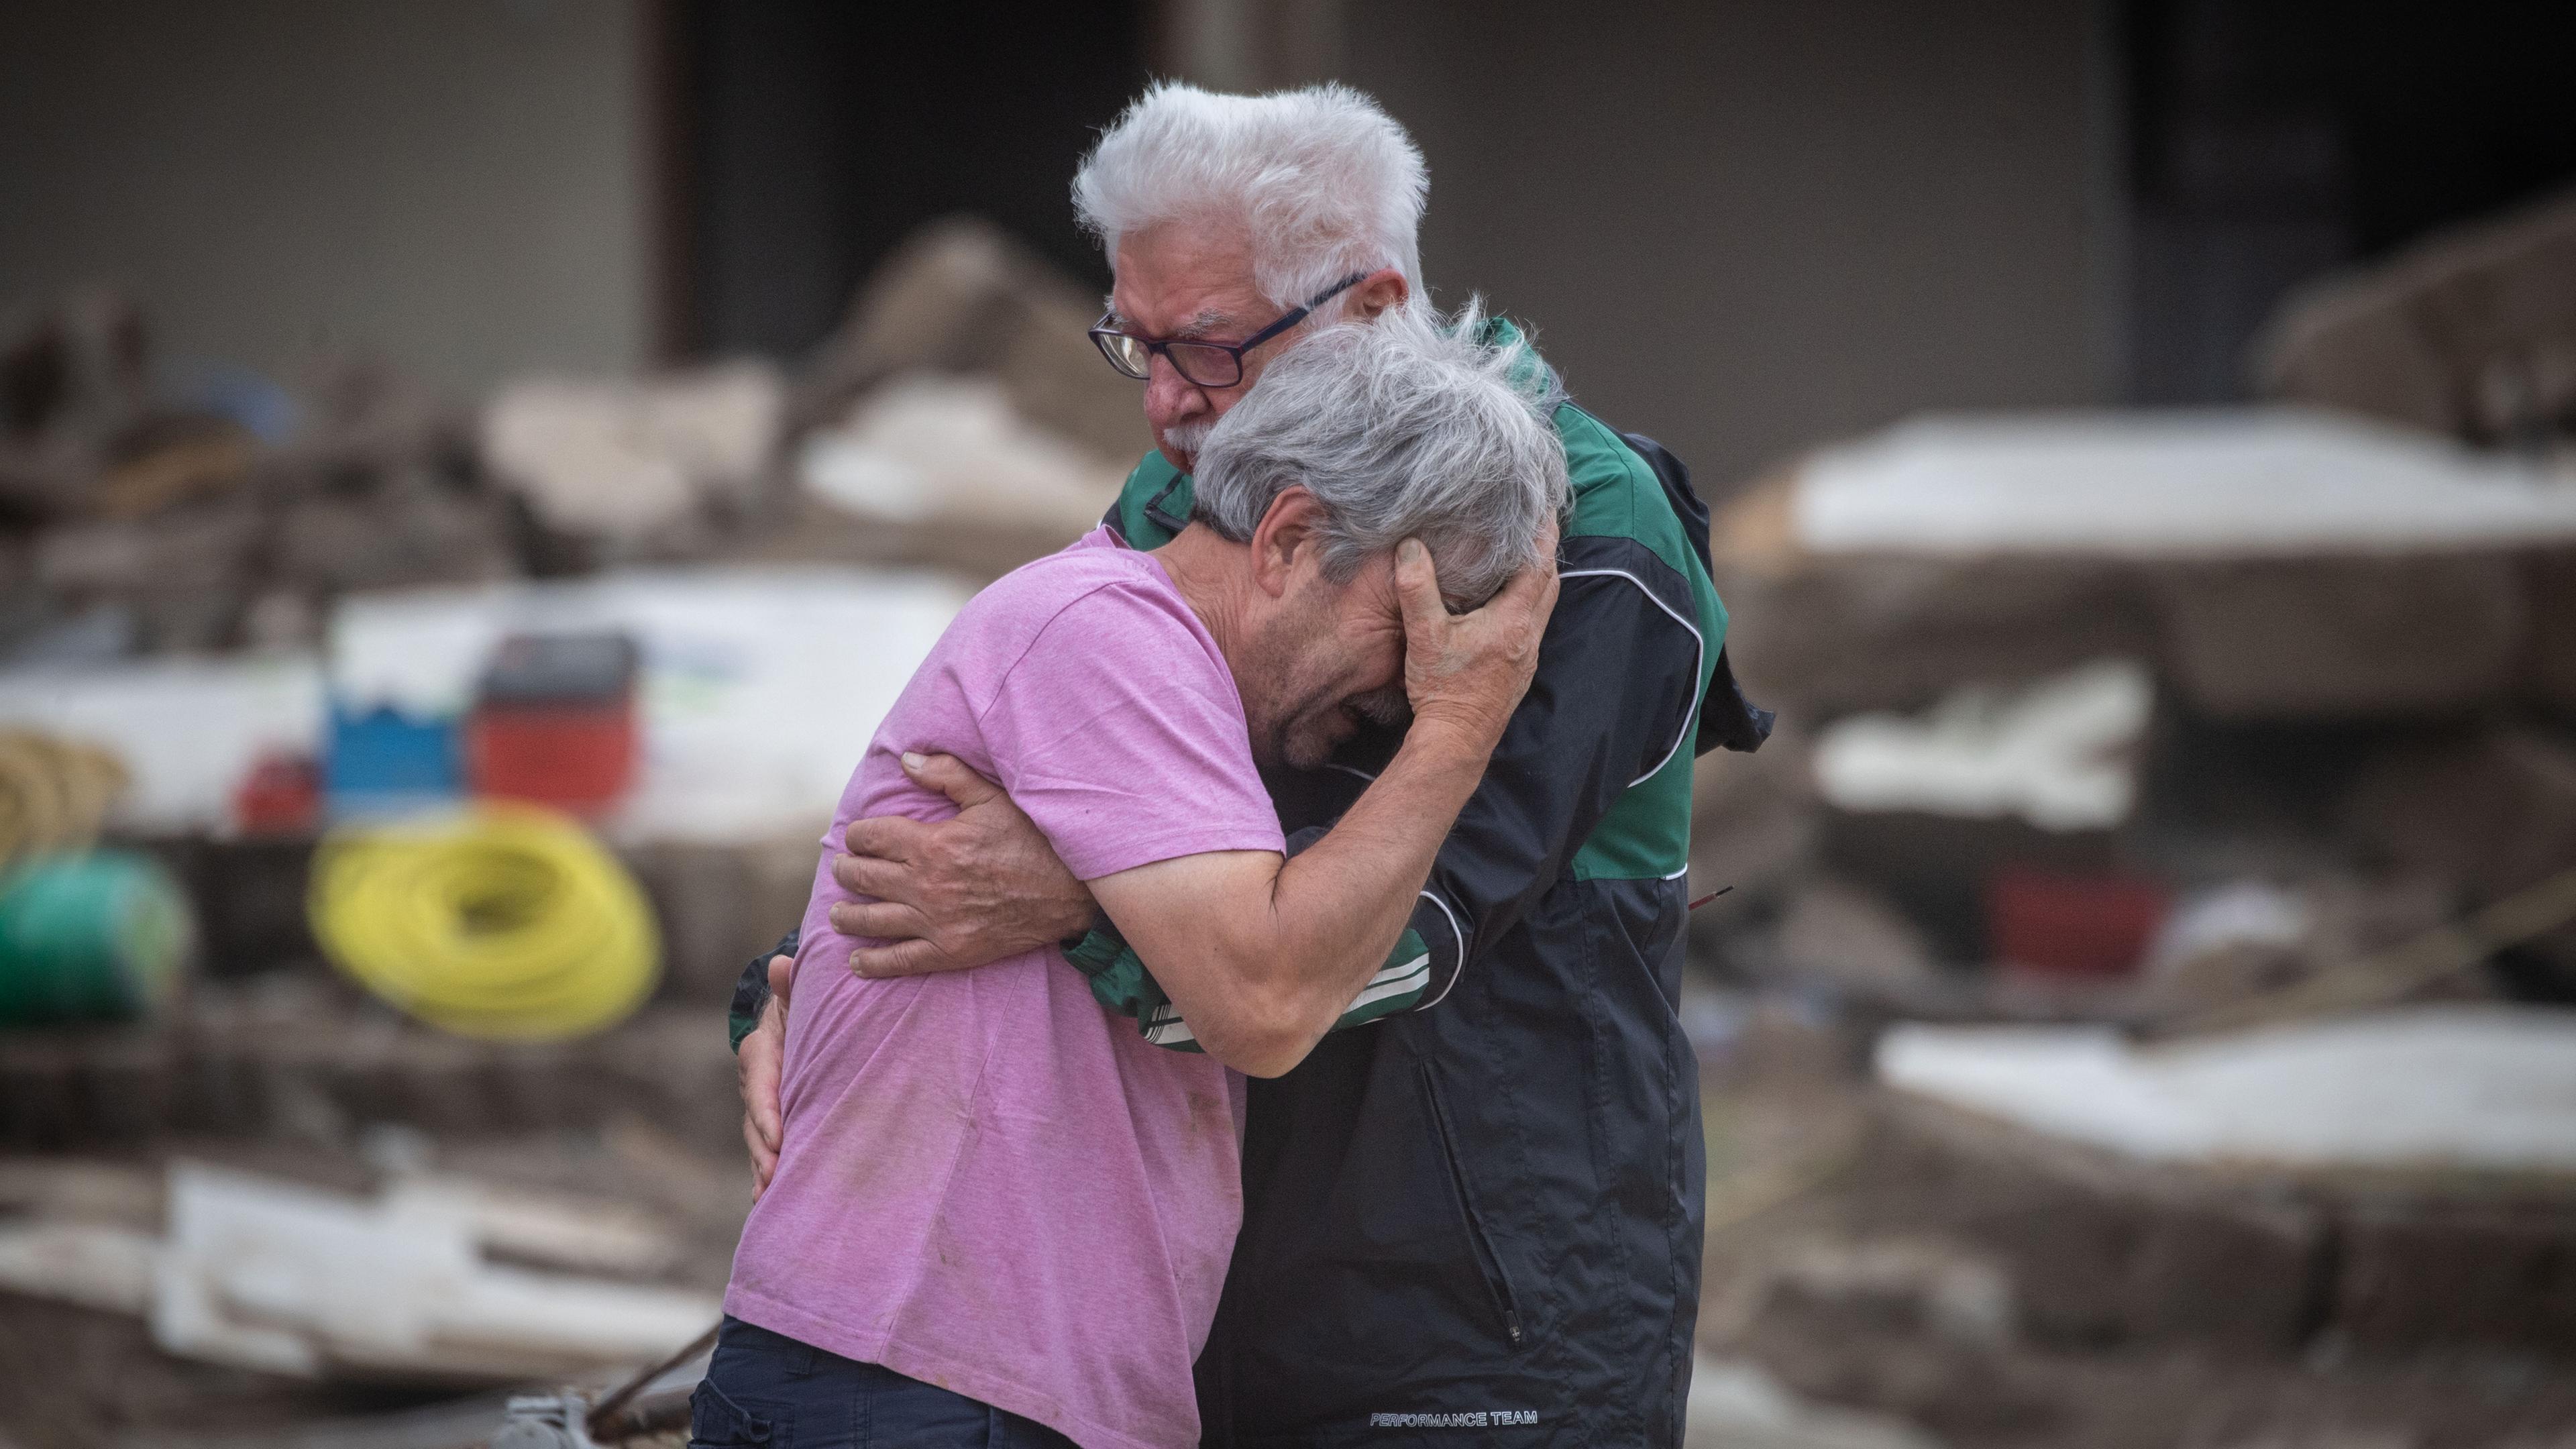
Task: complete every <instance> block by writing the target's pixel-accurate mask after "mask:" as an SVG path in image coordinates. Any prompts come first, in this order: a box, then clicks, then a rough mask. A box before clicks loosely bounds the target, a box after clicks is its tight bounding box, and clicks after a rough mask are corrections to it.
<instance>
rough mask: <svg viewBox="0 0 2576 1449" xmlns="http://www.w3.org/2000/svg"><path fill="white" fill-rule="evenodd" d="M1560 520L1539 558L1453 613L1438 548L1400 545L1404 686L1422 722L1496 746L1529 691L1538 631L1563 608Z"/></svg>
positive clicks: (1549, 530)
mask: <svg viewBox="0 0 2576 1449" xmlns="http://www.w3.org/2000/svg"><path fill="white" fill-rule="evenodd" d="M1556 584H1557V580H1556V523H1555V521H1554V520H1553V519H1551V520H1549V522H1548V524H1547V526H1546V530H1545V531H1544V532H1543V533H1542V534H1541V535H1540V536H1539V561H1538V562H1536V563H1534V564H1531V565H1529V566H1528V567H1526V568H1524V569H1522V570H1521V571H1520V572H1519V573H1517V574H1514V575H1513V576H1512V580H1511V582H1510V583H1507V584H1505V585H1503V588H1502V592H1500V593H1498V594H1496V595H1494V597H1493V598H1491V599H1489V600H1487V601H1486V602H1485V603H1484V605H1483V606H1482V607H1479V608H1475V609H1470V610H1468V611H1467V612H1466V613H1463V614H1452V613H1450V612H1449V611H1448V609H1447V607H1446V606H1445V605H1443V604H1442V603H1441V601H1440V579H1439V575H1438V573H1437V571H1436V570H1435V569H1434V568H1433V567H1432V563H1431V550H1429V549H1427V548H1425V547H1423V546H1422V544H1421V542H1420V541H1419V540H1416V539H1410V538H1408V539H1406V540H1405V541H1404V542H1403V543H1402V544H1400V545H1398V546H1397V548H1396V551H1395V592H1396V597H1397V599H1398V600H1400V601H1401V602H1402V604H1403V607H1404V692H1405V694H1406V696H1407V697H1408V698H1410V699H1411V700H1412V702H1413V719H1414V724H1415V725H1416V727H1419V726H1420V725H1421V724H1422V723H1424V722H1425V721H1432V722H1435V723H1437V724H1440V725H1447V726H1454V727H1456V728H1458V729H1461V730H1463V731H1465V732H1466V734H1467V736H1468V738H1469V739H1471V740H1481V741H1482V742H1483V751H1484V752H1490V751H1491V750H1492V748H1493V746H1494V743H1495V742H1496V741H1498V740H1500V739H1501V738H1502V737H1503V726H1504V725H1505V724H1506V723H1508V722H1509V721H1510V720H1511V717H1512V711H1513V710H1515V709H1518V708H1519V707H1520V702H1521V696H1522V695H1524V694H1526V693H1528V692H1529V683H1530V676H1531V675H1532V674H1533V673H1535V672H1536V671H1537V669H1538V643H1539V636H1540V635H1542V634H1544V633H1546V632H1547V619H1548V615H1549V614H1550V613H1552V612H1554V610H1555V608H1556Z"/></svg>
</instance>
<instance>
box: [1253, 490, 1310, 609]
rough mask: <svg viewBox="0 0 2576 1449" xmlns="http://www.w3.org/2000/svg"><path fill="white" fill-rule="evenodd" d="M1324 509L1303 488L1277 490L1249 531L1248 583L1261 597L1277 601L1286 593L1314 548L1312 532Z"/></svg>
mask: <svg viewBox="0 0 2576 1449" xmlns="http://www.w3.org/2000/svg"><path fill="white" fill-rule="evenodd" d="M1323 521H1324V505H1323V504H1321V503H1319V502H1317V501H1316V500H1315V495H1314V494H1312V493H1309V492H1307V491H1306V490H1305V489H1303V488H1299V487H1289V488H1282V489H1280V490H1279V496H1277V497H1276V498H1273V499H1271V500H1270V507H1269V509H1268V511H1266V512H1264V513H1263V514H1262V515H1261V522H1260V523H1259V524H1257V525H1256V526H1254V528H1253V530H1252V580H1253V582H1254V583H1257V584H1259V585H1260V586H1261V590H1262V592H1263V593H1266V594H1268V595H1270V597H1272V598H1274V599H1275V598H1278V597H1280V596H1282V595H1284V594H1286V593H1287V592H1288V584H1289V581H1290V579H1291V578H1293V577H1294V576H1295V574H1296V572H1297V565H1298V564H1299V563H1300V562H1303V561H1305V556H1306V555H1307V554H1308V553H1310V552H1311V551H1313V550H1314V549H1315V548H1316V547H1317V546H1318V542H1317V535H1316V528H1317V526H1318V525H1320V524H1321V523H1322V522H1323Z"/></svg>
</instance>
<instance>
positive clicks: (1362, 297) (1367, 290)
mask: <svg viewBox="0 0 2576 1449" xmlns="http://www.w3.org/2000/svg"><path fill="white" fill-rule="evenodd" d="M1412 295H1413V284H1412V283H1410V282H1408V281H1406V280H1405V279H1404V273H1402V272H1400V271H1397V270H1396V269H1395V268H1393V267H1380V268H1378V269H1377V270H1376V271H1374V272H1371V273H1369V274H1368V275H1367V276H1365V277H1362V278H1360V280H1359V282H1358V284H1357V285H1355V286H1353V287H1352V288H1351V312H1352V314H1353V315H1354V316H1357V317H1358V318H1360V319H1361V320H1362V321H1374V320H1376V318H1377V314H1378V313H1380V312H1383V311H1385V310H1386V309H1387V308H1389V307H1401V306H1403V305H1404V299H1405V298H1407V297H1410V296H1412Z"/></svg>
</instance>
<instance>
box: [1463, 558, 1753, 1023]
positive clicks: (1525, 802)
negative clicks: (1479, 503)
mask: <svg viewBox="0 0 2576 1449" xmlns="http://www.w3.org/2000/svg"><path fill="white" fill-rule="evenodd" d="M1560 577H1561V578H1562V580H1563V583H1562V585H1561V587H1560V591H1559V593H1558V596H1557V604H1556V612H1555V614H1554V615H1553V616H1551V617H1550V619H1549V620H1548V627H1547V635H1546V638H1545V639H1544V640H1543V641H1541V644H1540V649H1539V662H1538V672H1537V674H1536V675H1535V676H1534V677H1533V678H1532V679H1531V681H1530V689H1529V694H1528V695H1527V697H1525V698H1524V699H1523V700H1522V701H1521V706H1520V709H1519V710H1518V711H1517V712H1516V713H1514V714H1513V716H1512V720H1511V723H1510V724H1509V725H1507V726H1506V727H1505V728H1504V730H1503V738H1502V742H1501V743H1500V744H1499V745H1498V746H1496V748H1495V750H1494V755H1493V760H1492V762H1491V763H1490V764H1488V765H1487V766H1486V767H1485V778H1484V780H1483V781H1482V782H1481V783H1480V784H1478V785H1477V787H1476V793H1475V794H1473V795H1471V796H1469V797H1468V800H1467V804H1466V807H1465V808H1464V809H1462V810H1461V811H1460V812H1459V813H1458V823H1457V824H1456V825H1455V826H1453V827H1452V828H1451V829H1450V831H1449V838H1448V839H1447V840H1445V841H1443V842H1442V843H1441V846H1440V853H1439V855H1438V856H1437V857H1436V858H1435V859H1434V860H1433V862H1432V866H1431V878H1430V879H1429V880H1428V881H1426V882H1424V884H1423V889H1422V901H1421V904H1420V905H1419V906H1417V907H1416V908H1415V911H1414V915H1413V929H1414V932H1415V933H1416V934H1418V935H1419V936H1420V937H1421V938H1422V940H1423V941H1424V942H1425V943H1426V944H1427V945H1428V946H1429V948H1430V958H1431V959H1430V962H1429V966H1430V970H1429V974H1428V978H1427V979H1426V980H1425V982H1424V983H1423V987H1422V990H1421V993H1420V995H1419V996H1418V997H1417V998H1416V999H1415V1001H1414V1002H1413V1003H1412V1004H1413V1005H1416V1006H1431V1005H1435V1004H1437V1003H1438V1002H1439V1001H1440V1000H1441V999H1442V998H1443V997H1445V996H1447V995H1448V993H1449V989H1450V988H1451V987H1452V986H1454V985H1456V984H1457V981H1458V978H1459V976H1460V975H1461V974H1463V973H1464V972H1465V971H1466V970H1467V969H1468V967H1469V966H1470V965H1472V964H1473V963H1474V962H1476V961H1478V960H1480V959H1481V958H1483V957H1484V956H1485V954H1486V953H1487V952H1488V951H1490V950H1491V949H1492V947H1493V945H1494V943H1495V942H1496V941H1497V940H1499V939H1501V938H1502V937H1503V936H1504V935H1506V934H1508V933H1509V932H1510V930H1511V928H1512V927H1513V925H1515V924H1516V923H1518V922H1519V920H1520V919H1521V916H1522V915H1523V914H1524V913H1525V912H1526V911H1527V910H1528V909H1529V907H1530V906H1531V904H1532V903H1534V902H1535V901H1537V899H1538V898H1539V897H1540V896H1541V895H1544V894H1545V893H1546V892H1547V890H1548V889H1549V888H1550V887H1551V886H1553V885H1555V884H1556V883H1557V881H1558V880H1559V879H1560V878H1561V877H1562V876H1563V875H1564V874H1565V871H1566V869H1567V867H1568V865H1569V864H1570V863H1571V862H1572V860H1573V858H1574V853H1575V851H1576V850H1578V849H1579V848H1581V846H1582V845H1583V842H1584V841H1585V840H1586V839H1587V838H1588V837H1589V836H1590V835H1591V834H1592V829H1593V827H1594V826H1595V825H1598V824H1599V823H1600V821H1601V817H1602V816H1603V814H1604V813H1606V812H1607V811H1608V810H1609V809H1610V807H1611V805H1613V804H1614V803H1616V802H1617V800H1618V799H1619V797H1620V795H1621V794H1623V793H1625V792H1626V791H1627V790H1628V788H1629V787H1630V786H1632V785H1636V784H1638V783H1640V782H1642V781H1643V780H1644V779H1645V778H1646V777H1648V776H1650V775H1652V774H1654V773H1655V772H1656V771H1657V770H1658V769H1660V768H1662V766H1663V765H1664V763H1665V762H1666V761H1667V760H1669V759H1670V758H1671V757H1672V754H1673V752H1674V751H1675V750H1680V749H1687V748H1688V747H1689V744H1690V734H1691V731H1692V716H1693V706H1694V704H1695V703H1696V702H1697V699H1698V695H1699V687H1700V679H1701V676H1702V674H1703V661H1702V659H1701V649H1702V640H1701V638H1700V634H1699V631H1698V629H1697V628H1696V626H1694V625H1693V624H1692V623H1690V622H1689V621H1690V619H1691V613H1690V608H1689V599H1690V596H1689V593H1688V589H1687V585H1686V584H1685V583H1684V582H1683V581H1682V580H1681V579H1680V577H1679V576H1678V575H1676V574H1674V573H1673V571H1672V570H1671V568H1670V567H1669V566H1667V565H1665V564H1663V563H1662V562H1661V561H1660V560H1658V559H1656V558H1655V557H1654V556H1653V555H1652V554H1651V553H1650V552H1648V551H1647V550H1646V549H1645V548H1644V547H1643V546H1641V545H1638V544H1636V543H1634V542H1631V541H1629V540H1625V539H1607V538H1576V539H1570V540H1568V541H1567V551H1566V559H1565V563H1564V566H1563V568H1562V570H1561V571H1560Z"/></svg>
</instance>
